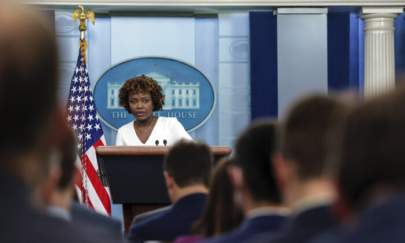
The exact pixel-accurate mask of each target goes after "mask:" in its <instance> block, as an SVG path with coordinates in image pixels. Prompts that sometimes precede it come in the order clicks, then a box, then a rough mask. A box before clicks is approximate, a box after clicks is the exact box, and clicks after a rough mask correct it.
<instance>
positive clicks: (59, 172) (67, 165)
mask: <svg viewBox="0 0 405 243" xmlns="http://www.w3.org/2000/svg"><path fill="white" fill-rule="evenodd" d="M60 123H61V124H65V126H63V128H64V129H61V131H60V132H59V134H60V135H61V137H62V139H60V143H59V146H58V148H59V153H58V154H60V156H56V157H55V158H54V159H53V160H52V161H51V172H50V173H49V174H50V176H49V182H48V183H46V185H49V186H48V187H45V188H50V191H49V192H48V193H42V195H47V196H46V197H44V201H45V202H46V206H47V210H48V213H49V215H50V216H53V217H57V218H61V219H64V220H66V221H67V222H70V223H72V224H76V225H80V226H81V227H85V228H86V229H87V231H88V233H89V234H92V237H93V238H94V239H96V238H98V239H112V240H116V241H121V240H122V232H121V223H120V222H119V221H117V220H114V219H112V218H110V217H107V216H105V215H101V214H99V213H97V212H95V211H94V210H91V209H89V208H87V207H86V206H85V205H80V204H79V203H76V202H73V197H74V194H75V181H76V180H77V177H78V170H77V169H76V166H75V161H76V159H77V149H76V148H77V144H76V141H75V137H74V134H73V131H71V129H70V128H69V127H68V125H67V124H66V123H65V122H64V119H63V120H62V121H60ZM62 133H63V134H62ZM52 184H53V185H52Z"/></svg>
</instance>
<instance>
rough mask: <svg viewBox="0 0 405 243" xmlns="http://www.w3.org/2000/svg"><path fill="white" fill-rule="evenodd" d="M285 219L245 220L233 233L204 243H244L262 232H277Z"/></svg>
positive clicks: (263, 217)
mask: <svg viewBox="0 0 405 243" xmlns="http://www.w3.org/2000/svg"><path fill="white" fill-rule="evenodd" d="M286 219H287V218H286V217H285V216H281V215H265V216H257V217H252V218H248V219H246V220H245V221H244V222H243V223H242V225H241V226H240V227H239V228H237V229H235V230H234V231H232V232H230V233H228V234H224V235H222V236H218V237H216V238H212V239H208V240H206V241H204V242H205V243H225V242H229V243H232V242H246V241H248V240H249V239H251V238H252V237H255V236H256V235H258V234H261V233H264V232H270V233H273V232H277V231H278V230H279V229H280V228H281V226H282V225H283V223H284V222H285V220H286Z"/></svg>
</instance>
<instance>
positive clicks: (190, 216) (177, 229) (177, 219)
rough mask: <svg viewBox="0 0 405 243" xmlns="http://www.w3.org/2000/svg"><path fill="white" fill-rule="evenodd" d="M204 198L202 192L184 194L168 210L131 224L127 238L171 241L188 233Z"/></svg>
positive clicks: (198, 215) (201, 210)
mask: <svg viewBox="0 0 405 243" xmlns="http://www.w3.org/2000/svg"><path fill="white" fill-rule="evenodd" d="M206 200H207V194H204V193H194V194H191V195H188V196H185V197H183V198H181V199H179V200H178V201H177V202H176V203H175V204H174V205H173V206H172V208H171V209H170V210H165V211H163V212H160V213H157V215H155V216H153V217H150V218H147V219H145V220H143V221H142V222H140V223H139V224H134V225H131V227H130V229H129V232H128V239H129V240H131V241H135V242H140V241H146V240H155V241H172V240H174V239H176V237H178V236H180V235H185V234H189V232H190V229H191V226H192V224H193V223H194V222H195V221H196V220H197V219H198V218H199V217H200V216H201V214H202V212H203V210H204V207H205V203H206Z"/></svg>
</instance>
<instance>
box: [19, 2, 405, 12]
mask: <svg viewBox="0 0 405 243" xmlns="http://www.w3.org/2000/svg"><path fill="white" fill-rule="evenodd" d="M26 2H27V3H29V4H35V5H46V6H77V5H78V4H83V5H91V6H111V7H119V6H121V7H128V6H135V7H181V6H187V7H270V6H285V7H288V6H404V5H405V1H404V0H346V1H337V0H117V1H115V0H78V1H69V0H26ZM122 10H125V8H123V9H122Z"/></svg>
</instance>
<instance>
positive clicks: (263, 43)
mask: <svg viewBox="0 0 405 243" xmlns="http://www.w3.org/2000/svg"><path fill="white" fill-rule="evenodd" d="M249 25H250V82H251V83H250V87H251V89H250V97H251V98H250V99H251V118H252V120H253V119H256V118H259V117H269V116H270V117H277V107H278V95H277V16H276V15H273V12H272V11H261V12H259V11H258V12H250V14H249Z"/></svg>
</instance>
